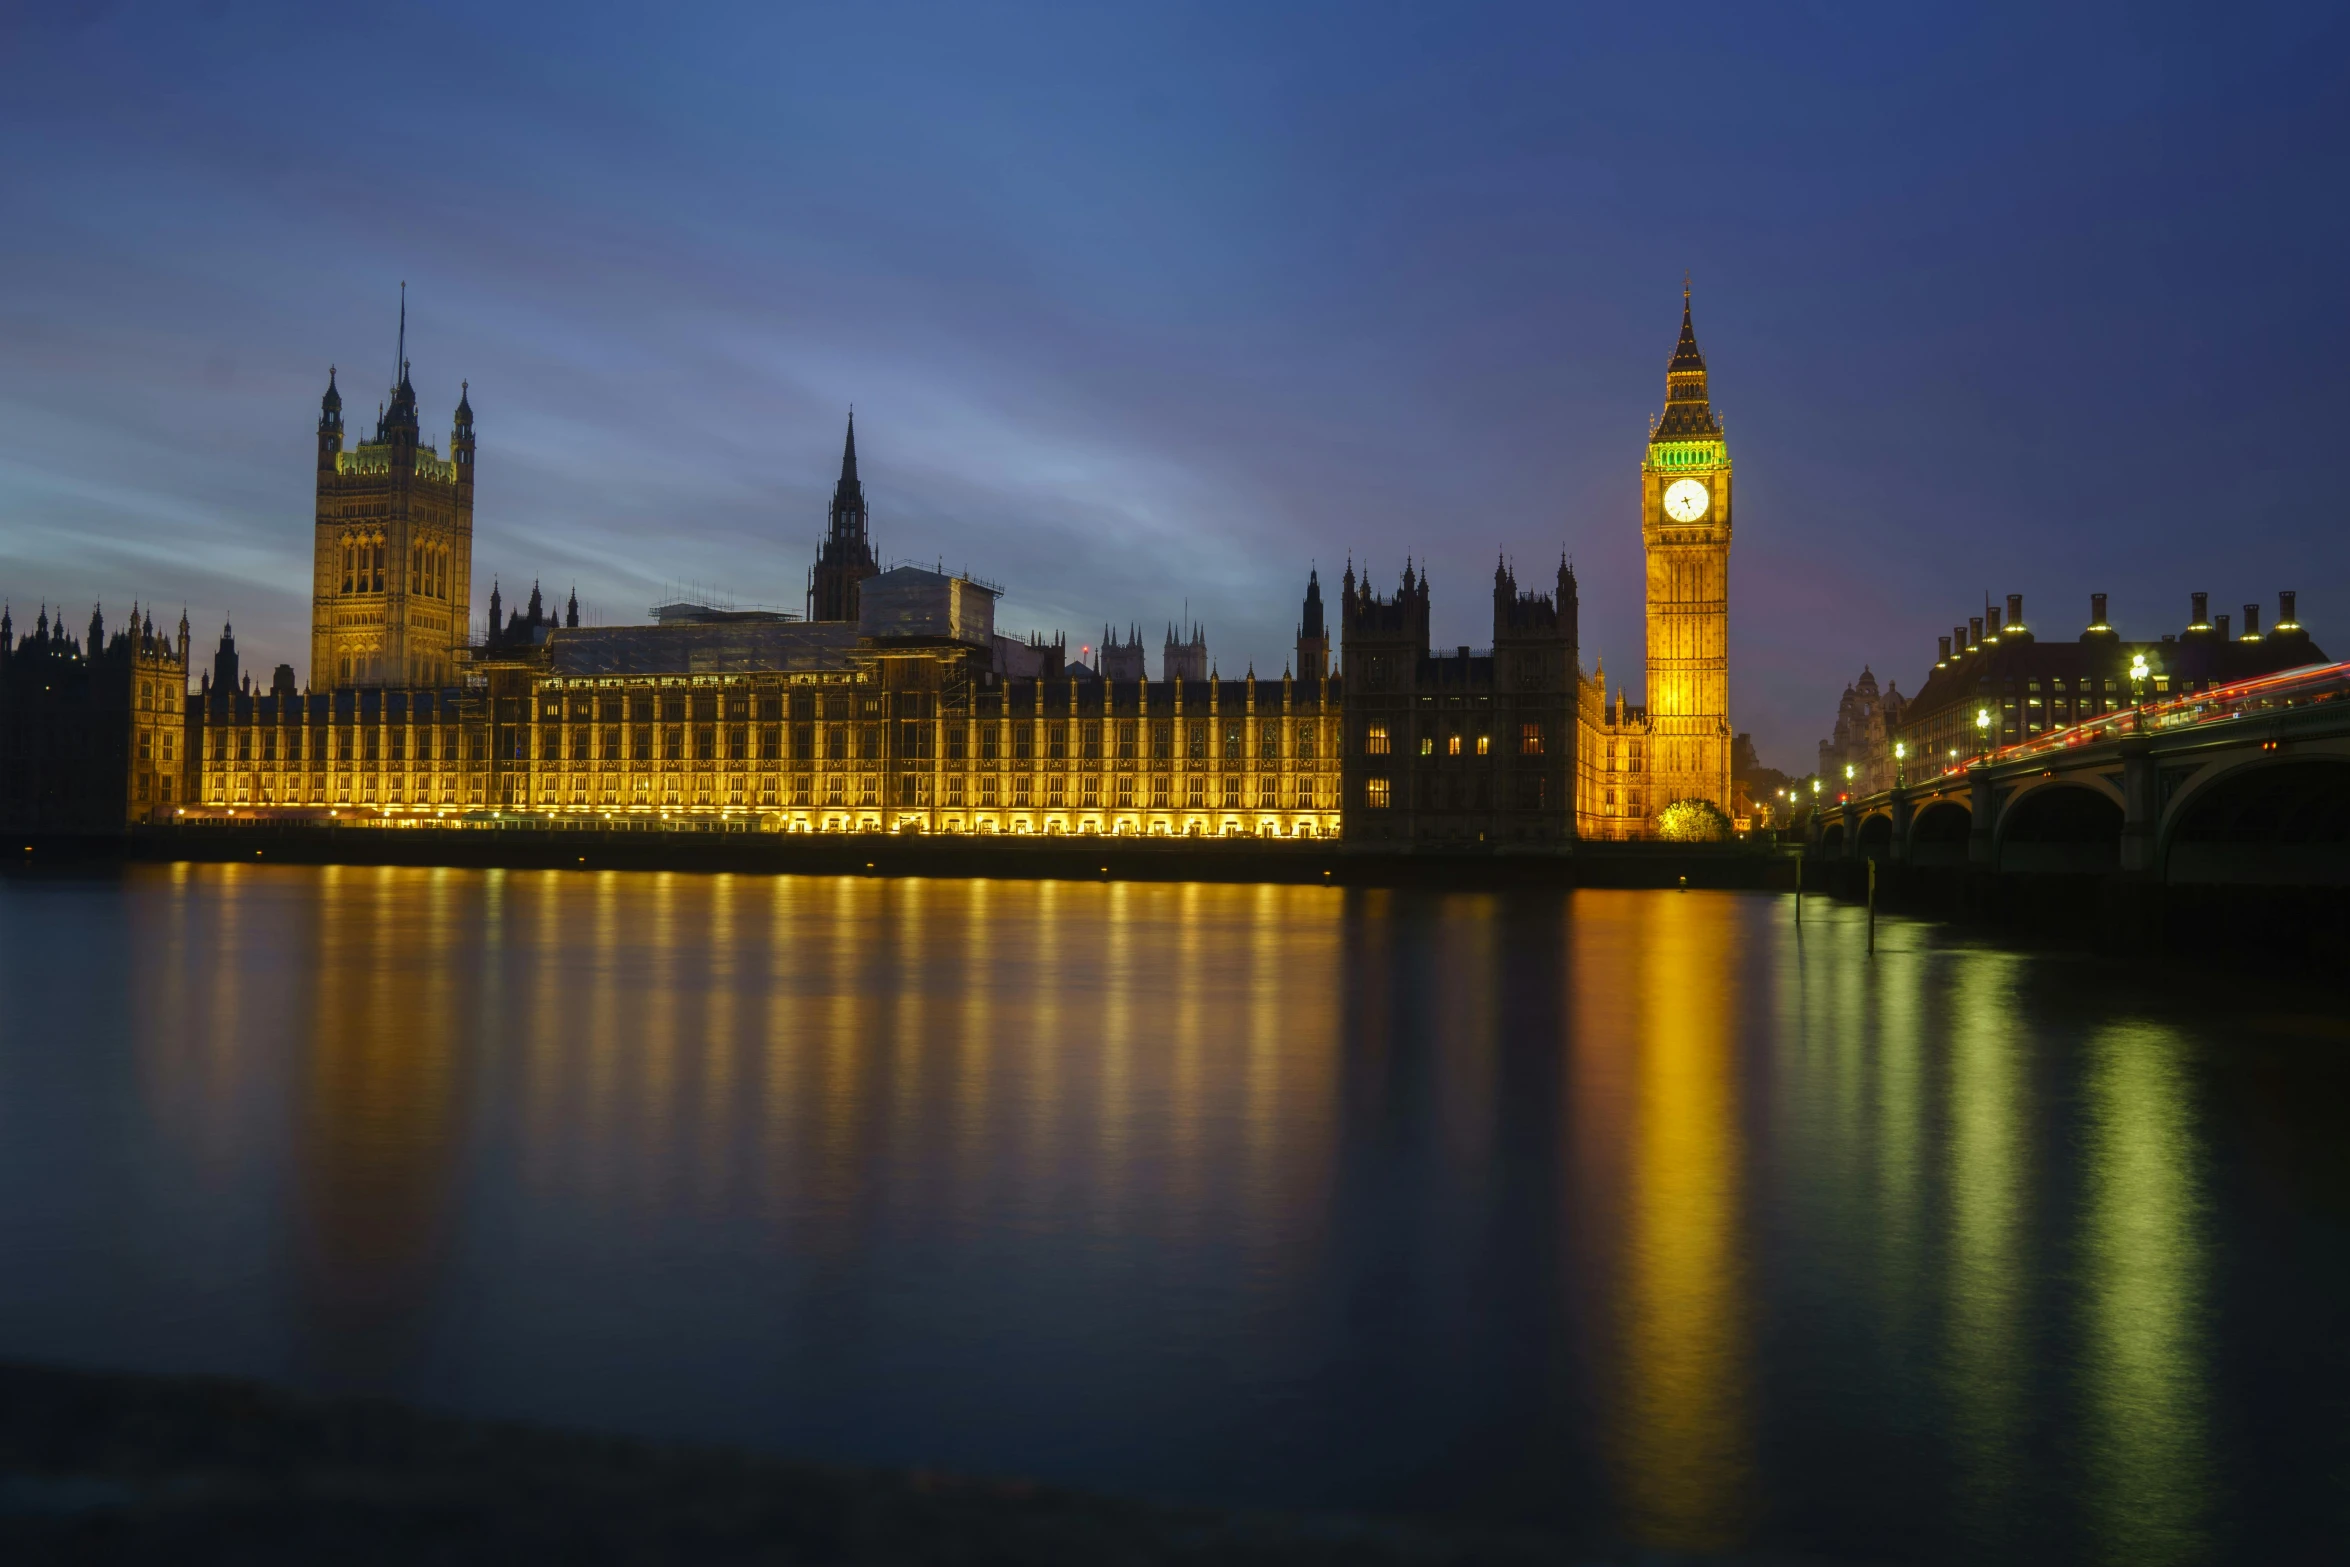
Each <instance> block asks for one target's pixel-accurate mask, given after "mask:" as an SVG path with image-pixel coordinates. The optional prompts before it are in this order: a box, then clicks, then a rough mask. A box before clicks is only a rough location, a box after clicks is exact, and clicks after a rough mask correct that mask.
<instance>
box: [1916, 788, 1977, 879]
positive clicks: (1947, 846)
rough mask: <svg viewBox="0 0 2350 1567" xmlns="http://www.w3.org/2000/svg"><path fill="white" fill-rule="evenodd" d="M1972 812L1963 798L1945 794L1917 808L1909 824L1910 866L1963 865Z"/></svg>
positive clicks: (1971, 829) (1972, 824)
mask: <svg viewBox="0 0 2350 1567" xmlns="http://www.w3.org/2000/svg"><path fill="white" fill-rule="evenodd" d="M1974 830H1975V813H1974V811H1973V810H1972V809H1970V808H1969V807H1968V805H1967V803H1966V801H1964V800H1963V799H1956V798H1953V797H1951V796H1948V795H1944V796H1942V797H1940V798H1938V799H1932V800H1928V801H1926V802H1925V804H1923V805H1921V806H1919V807H1918V812H1917V814H1916V815H1915V816H1913V817H1911V818H1910V822H1909V863H1910V864H1912V865H1964V864H1965V863H1966V857H1967V839H1968V838H1969V837H1971V836H1972V835H1973V833H1974Z"/></svg>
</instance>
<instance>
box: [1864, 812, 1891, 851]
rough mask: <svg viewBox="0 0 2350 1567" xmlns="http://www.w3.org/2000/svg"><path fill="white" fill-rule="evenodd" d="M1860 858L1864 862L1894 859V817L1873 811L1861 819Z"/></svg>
mask: <svg viewBox="0 0 2350 1567" xmlns="http://www.w3.org/2000/svg"><path fill="white" fill-rule="evenodd" d="M1860 856H1861V858H1862V859H1864V860H1889V859H1891V858H1893V816H1892V813H1891V812H1888V811H1871V812H1870V813H1869V814H1868V815H1866V816H1864V817H1862V818H1861V819H1860Z"/></svg>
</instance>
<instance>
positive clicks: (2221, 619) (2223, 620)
mask: <svg viewBox="0 0 2350 1567" xmlns="http://www.w3.org/2000/svg"><path fill="white" fill-rule="evenodd" d="M2211 629H2212V630H2214V631H2216V632H2218V633H2219V639H2220V640H2221V641H2222V642H2225V641H2226V640H2227V639H2228V617H2227V616H2225V615H2214V616H2212V617H2211Z"/></svg>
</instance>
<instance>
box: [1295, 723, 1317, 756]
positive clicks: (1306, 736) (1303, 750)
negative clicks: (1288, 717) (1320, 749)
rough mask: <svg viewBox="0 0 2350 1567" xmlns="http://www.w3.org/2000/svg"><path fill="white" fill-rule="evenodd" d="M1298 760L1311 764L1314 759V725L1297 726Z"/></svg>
mask: <svg viewBox="0 0 2350 1567" xmlns="http://www.w3.org/2000/svg"><path fill="white" fill-rule="evenodd" d="M1297 759H1298V760H1299V761H1301V762H1310V761H1312V760H1313V759H1314V726H1313V725H1312V724H1300V725H1298V726H1297Z"/></svg>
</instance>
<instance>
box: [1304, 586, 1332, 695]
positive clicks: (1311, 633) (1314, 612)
mask: <svg viewBox="0 0 2350 1567" xmlns="http://www.w3.org/2000/svg"><path fill="white" fill-rule="evenodd" d="M1329 673H1330V630H1329V627H1328V625H1327V624H1326V623H1325V622H1324V621H1323V619H1322V574H1321V573H1320V571H1318V570H1315V569H1313V568H1308V569H1307V571H1306V600H1305V605H1304V607H1303V610H1302V612H1301V613H1300V615H1299V618H1298V623H1297V676H1298V678H1299V679H1300V680H1320V679H1323V678H1325V677H1326V676H1328V674H1329Z"/></svg>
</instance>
